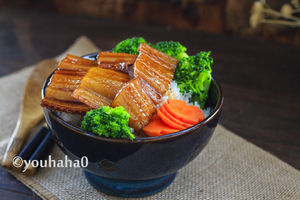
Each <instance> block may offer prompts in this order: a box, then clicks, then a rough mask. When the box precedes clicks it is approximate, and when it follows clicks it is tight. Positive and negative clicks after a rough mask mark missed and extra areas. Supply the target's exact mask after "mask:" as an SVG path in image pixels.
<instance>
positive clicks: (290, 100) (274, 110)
mask: <svg viewBox="0 0 300 200" xmlns="http://www.w3.org/2000/svg"><path fill="white" fill-rule="evenodd" d="M81 35H86V36H87V37H89V38H90V39H91V40H92V41H93V42H94V43H95V44H96V45H97V46H98V47H99V48H101V49H104V50H107V49H112V48H113V47H114V46H115V45H116V44H117V43H118V42H119V41H121V40H123V39H126V38H130V37H133V36H142V37H144V38H145V39H146V40H147V41H148V42H150V43H156V42H158V41H165V40H174V41H180V42H181V43H182V44H183V45H185V46H186V47H187V49H188V54H190V55H192V54H195V53H197V52H199V51H209V50H210V51H212V54H211V56H212V57H213V58H214V64H213V66H212V70H213V76H214V78H215V79H216V80H218V81H219V82H220V83H221V85H222V88H223V92H224V95H225V104H224V107H223V111H222V116H221V118H220V124H221V125H223V126H224V127H226V128H227V129H229V130H231V131H233V132H234V133H236V134H237V135H239V136H241V137H243V138H244V139H246V140H247V141H249V142H251V143H253V144H255V145H257V146H259V147H261V148H262V149H264V150H265V151H267V152H269V153H271V154H273V155H275V156H276V157H278V158H279V159H281V160H283V161H285V162H287V163H288V164H290V165H291V166H293V167H294V168H296V169H298V170H300V106H299V103H300V78H299V75H300V67H299V64H300V47H299V46H291V45H283V44H274V43H270V42H267V41H259V40H250V39H241V38H233V37H229V36H218V35H210V34H205V33H200V32H191V31H182V30H173V29H171V28H170V27H167V28H166V27H158V26H151V25H148V26H146V25H138V24H133V23H127V22H124V21H114V20H107V19H99V18H93V17H79V16H67V15H61V14H57V13H50V12H40V11H23V10H14V9H4V8H1V9H0V76H5V75H7V74H10V73H12V72H15V71H17V70H19V69H22V68H24V67H26V66H29V65H32V64H35V63H37V62H39V61H41V60H43V59H46V58H51V57H55V56H56V55H58V54H60V53H62V52H63V51H65V50H66V49H67V48H68V47H69V46H70V45H71V44H72V43H73V42H74V41H75V39H76V38H78V37H79V36H81ZM1 98H3V97H1ZM0 194H1V199H21V198H22V199H39V197H38V196H37V195H36V194H34V193H33V192H32V191H31V190H30V189H28V188H27V187H26V186H24V185H23V184H22V183H20V182H19V181H18V180H16V179H15V178H14V177H13V176H12V175H10V174H9V173H8V172H7V171H6V170H5V169H3V168H2V167H0Z"/></svg>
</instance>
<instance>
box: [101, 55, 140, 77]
mask: <svg viewBox="0 0 300 200" xmlns="http://www.w3.org/2000/svg"><path fill="white" fill-rule="evenodd" d="M136 57H137V55H133V54H127V53H112V52H106V51H103V52H99V54H98V57H97V61H98V67H101V68H104V69H112V70H116V71H121V72H124V73H128V66H129V65H133V63H134V62H135V60H136Z"/></svg>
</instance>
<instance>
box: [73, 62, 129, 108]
mask: <svg viewBox="0 0 300 200" xmlns="http://www.w3.org/2000/svg"><path fill="white" fill-rule="evenodd" d="M129 81H130V78H129V75H128V74H125V73H122V72H119V71H114V70H110V69H103V68H99V67H96V68H90V69H89V71H88V72H87V74H86V75H85V76H84V78H83V79H82V82H81V84H80V86H79V87H78V88H77V89H76V90H75V91H74V92H73V94H72V95H71V96H72V97H73V98H75V99H77V100H79V101H81V102H82V103H84V104H86V105H88V106H90V107H91V108H93V109H97V108H100V107H101V106H111V103H112V101H113V99H114V98H115V96H116V94H117V93H118V92H119V91H120V89H121V88H122V87H123V86H124V85H125V84H126V83H127V82H129Z"/></svg>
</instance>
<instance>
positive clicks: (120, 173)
mask: <svg viewBox="0 0 300 200" xmlns="http://www.w3.org/2000/svg"><path fill="white" fill-rule="evenodd" d="M50 78H51V76H49V78H48V79H47V80H46V82H45V84H44V87H43V90H42V96H44V94H45V90H46V88H47V85H48V83H49V81H50ZM223 100H224V97H223V93H222V90H221V87H220V85H219V84H218V83H217V82H216V81H215V80H214V79H213V80H212V84H211V87H210V90H209V99H208V101H207V105H208V106H210V107H212V108H213V111H212V113H211V114H210V115H209V116H208V117H207V118H206V119H205V120H203V121H202V122H200V123H198V124H196V125H195V126H193V127H190V128H188V129H185V130H182V131H179V132H177V133H173V134H169V135H164V136H159V137H144V138H137V139H135V140H134V141H130V140H128V139H113V138H105V137H100V136H97V135H95V134H93V133H90V132H86V131H83V130H81V129H80V128H78V127H75V126H72V125H70V124H68V123H67V122H65V121H64V120H62V119H61V118H60V117H58V116H57V115H56V114H55V113H54V112H52V111H51V110H49V109H45V108H44V113H45V118H46V122H47V124H48V127H49V129H50V130H51V132H52V135H53V138H54V140H55V141H56V144H57V145H58V146H59V148H60V149H61V150H62V151H63V152H64V153H65V154H66V155H68V157H69V158H70V159H72V160H81V158H82V157H83V156H86V157H87V158H88V166H87V167H86V168H83V169H84V172H85V175H86V178H87V179H88V181H89V182H90V183H91V184H92V185H93V186H94V187H95V188H97V189H98V190H100V191H102V192H104V193H107V194H110V195H114V196H122V197H141V196H146V195H151V194H154V193H157V192H159V191H161V190H163V189H164V188H166V187H167V186H168V185H170V184H171V183H172V181H173V180H174V178H175V176H176V173H177V171H178V170H179V169H181V168H183V167H184V166H186V165H187V164H189V163H190V162H191V161H193V160H194V159H195V158H196V157H197V156H198V155H199V153H200V152H201V151H202V149H203V148H204V147H205V146H206V145H207V143H208V142H209V140H210V138H211V137H212V135H213V132H214V130H215V128H216V126H217V123H218V120H219V117H220V113H221V109H222V105H223Z"/></svg>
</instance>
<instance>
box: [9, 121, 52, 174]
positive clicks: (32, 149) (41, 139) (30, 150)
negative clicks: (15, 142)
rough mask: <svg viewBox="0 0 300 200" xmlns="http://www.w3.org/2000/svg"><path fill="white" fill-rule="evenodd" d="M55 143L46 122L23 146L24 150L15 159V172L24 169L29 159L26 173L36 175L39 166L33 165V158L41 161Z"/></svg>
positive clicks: (13, 167)
mask: <svg viewBox="0 0 300 200" xmlns="http://www.w3.org/2000/svg"><path fill="white" fill-rule="evenodd" d="M53 144H54V141H53V138H52V135H51V132H50V131H49V130H48V128H47V126H46V124H44V125H43V126H42V128H41V129H40V130H39V131H38V132H37V133H36V134H35V135H34V136H33V138H32V139H31V140H30V141H29V143H28V144H27V145H26V146H25V147H24V148H23V150H22V151H21V152H20V153H19V154H18V156H17V157H15V160H13V165H12V170H13V171H15V172H21V171H23V168H24V166H25V162H24V161H27V164H28V163H29V164H28V166H26V167H27V168H26V170H25V169H24V170H25V171H24V174H26V175H27V176H32V175H34V173H35V171H36V169H37V167H35V166H33V165H32V162H31V161H33V160H37V161H40V160H42V159H44V158H45V157H46V156H47V155H48V154H49V151H50V150H51V148H52V146H53Z"/></svg>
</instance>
